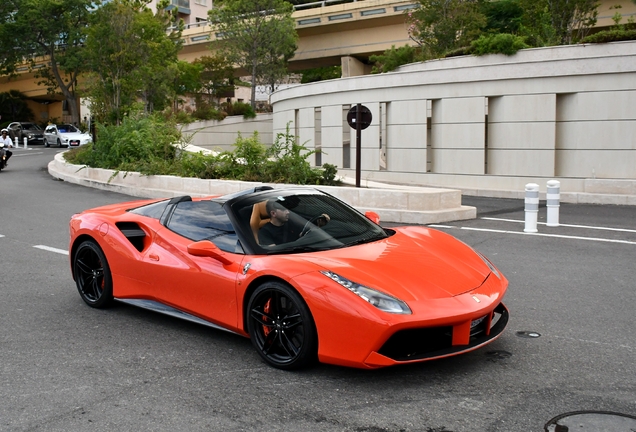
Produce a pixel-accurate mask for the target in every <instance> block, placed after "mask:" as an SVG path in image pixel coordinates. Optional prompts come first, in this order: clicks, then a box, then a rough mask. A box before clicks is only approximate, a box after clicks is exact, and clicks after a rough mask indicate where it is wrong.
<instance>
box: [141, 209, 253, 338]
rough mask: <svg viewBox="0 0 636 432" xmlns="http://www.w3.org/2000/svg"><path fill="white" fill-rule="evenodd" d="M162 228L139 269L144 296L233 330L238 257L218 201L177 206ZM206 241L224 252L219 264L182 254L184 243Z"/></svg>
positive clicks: (235, 320)
mask: <svg viewBox="0 0 636 432" xmlns="http://www.w3.org/2000/svg"><path fill="white" fill-rule="evenodd" d="M165 225H166V226H165V227H164V228H163V229H161V230H159V231H158V232H157V233H156V235H155V238H154V241H153V242H152V244H151V245H150V247H149V248H148V250H147V251H146V253H145V254H144V258H143V268H144V271H145V272H147V273H146V274H147V275H149V279H150V281H151V284H150V286H151V288H150V289H151V293H149V295H150V296H151V297H153V298H155V299H157V300H159V301H161V302H163V303H166V304H169V305H171V306H173V307H176V308H178V309H180V310H183V311H185V312H188V313H191V314H193V315H196V316H199V317H202V318H205V319H208V320H210V321H213V322H215V323H217V324H221V325H223V326H225V327H233V328H235V327H236V326H237V317H238V308H239V306H240V305H239V304H238V300H237V296H236V283H237V276H238V274H239V270H240V269H241V265H242V262H243V259H244V255H243V254H241V253H236V251H237V248H238V250H240V246H239V243H238V239H237V237H236V233H234V232H233V228H232V227H231V224H230V223H229V219H228V218H227V215H226V214H225V211H224V210H223V209H222V207H221V205H220V204H218V203H213V202H211V201H209V200H204V201H184V202H180V203H178V204H177V205H176V206H175V208H174V211H173V212H172V213H171V215H170V218H169V219H168V220H167V221H166V222H165ZM204 239H209V240H210V241H212V242H214V243H215V244H217V246H220V247H221V248H222V249H224V251H223V252H222V253H223V254H224V258H226V259H227V260H229V261H227V262H225V263H223V262H221V261H219V260H218V259H215V258H212V257H208V256H205V257H201V256H194V255H191V254H190V253H188V245H190V244H192V243H194V242H196V241H199V240H204Z"/></svg>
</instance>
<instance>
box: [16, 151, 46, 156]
mask: <svg viewBox="0 0 636 432" xmlns="http://www.w3.org/2000/svg"><path fill="white" fill-rule="evenodd" d="M39 154H44V152H34V153H28V154H26V153H16V152H15V151H14V152H13V157H20V156H34V155H39Z"/></svg>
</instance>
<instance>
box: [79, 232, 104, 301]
mask: <svg viewBox="0 0 636 432" xmlns="http://www.w3.org/2000/svg"><path fill="white" fill-rule="evenodd" d="M73 275H74V276H75V284H76V285H77V290H78V291H79V294H80V296H81V297H82V300H84V302H86V304H87V305H89V306H91V307H94V308H98V309H101V308H105V307H108V306H110V305H111V304H112V303H113V279H112V276H111V273H110V267H109V266H108V261H107V260H106V256H105V255H104V252H103V251H102V249H101V248H100V247H99V245H98V244H97V243H95V241H94V240H86V241H84V242H82V244H80V245H79V247H78V248H77V251H76V252H75V256H74V257H73Z"/></svg>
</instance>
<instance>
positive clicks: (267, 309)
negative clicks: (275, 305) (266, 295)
mask: <svg viewBox="0 0 636 432" xmlns="http://www.w3.org/2000/svg"><path fill="white" fill-rule="evenodd" d="M271 301H272V299H269V300H267V303H265V307H264V308H263V312H265V313H266V314H268V313H269V309H270V303H271ZM263 321H267V317H266V316H265V315H263ZM270 331H271V329H270V328H269V327H267V326H263V333H264V334H265V337H267V335H268V334H269V332H270Z"/></svg>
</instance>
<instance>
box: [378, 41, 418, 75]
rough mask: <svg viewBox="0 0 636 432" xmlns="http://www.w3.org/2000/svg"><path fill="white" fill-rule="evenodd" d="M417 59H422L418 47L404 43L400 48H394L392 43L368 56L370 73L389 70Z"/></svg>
mask: <svg viewBox="0 0 636 432" xmlns="http://www.w3.org/2000/svg"><path fill="white" fill-rule="evenodd" d="M419 60H423V57H422V55H421V53H420V49H419V48H415V47H412V46H410V45H404V46H403V47H400V48H395V45H393V46H391V48H390V49H388V50H386V51H384V52H383V53H382V54H379V55H372V56H370V57H369V61H370V62H371V63H373V68H372V69H371V73H372V74H377V73H384V72H390V71H393V70H395V69H397V68H398V67H400V66H402V65H404V64H408V63H414V62H416V61H419Z"/></svg>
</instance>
